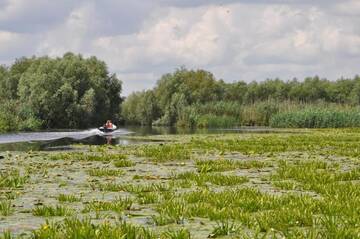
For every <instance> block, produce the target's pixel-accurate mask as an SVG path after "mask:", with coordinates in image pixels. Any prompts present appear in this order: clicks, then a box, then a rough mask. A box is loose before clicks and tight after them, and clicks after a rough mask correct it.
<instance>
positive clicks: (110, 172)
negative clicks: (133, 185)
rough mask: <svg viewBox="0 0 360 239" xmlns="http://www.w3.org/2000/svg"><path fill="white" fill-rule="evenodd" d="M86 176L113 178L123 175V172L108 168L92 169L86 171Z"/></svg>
mask: <svg viewBox="0 0 360 239" xmlns="http://www.w3.org/2000/svg"><path fill="white" fill-rule="evenodd" d="M88 174H89V175H90V176H96V177H114V176H121V175H124V171H122V170H116V169H108V168H93V169H90V170H88Z"/></svg>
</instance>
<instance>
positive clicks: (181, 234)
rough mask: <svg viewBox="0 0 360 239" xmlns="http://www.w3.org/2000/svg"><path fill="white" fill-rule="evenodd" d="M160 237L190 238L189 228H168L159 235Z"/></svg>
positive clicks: (169, 238)
mask: <svg viewBox="0 0 360 239" xmlns="http://www.w3.org/2000/svg"><path fill="white" fill-rule="evenodd" d="M161 238H162V239H190V238H191V235H190V232H189V230H187V229H186V228H181V229H179V230H175V229H168V230H167V231H165V232H163V233H162V235H161Z"/></svg>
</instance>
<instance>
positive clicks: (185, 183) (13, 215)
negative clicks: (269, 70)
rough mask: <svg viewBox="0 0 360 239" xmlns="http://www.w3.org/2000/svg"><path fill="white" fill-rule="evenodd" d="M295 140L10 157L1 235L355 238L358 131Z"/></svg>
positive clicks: (0, 199) (209, 138) (203, 139)
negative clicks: (29, 205)
mask: <svg viewBox="0 0 360 239" xmlns="http://www.w3.org/2000/svg"><path fill="white" fill-rule="evenodd" d="M295 132H296V133H291V132H290V133H289V132H286V133H276V134H275V133H271V134H261V135H260V134H254V133H245V134H236V135H235V134H224V135H219V134H214V135H181V136H161V137H165V138H167V140H168V141H169V139H171V141H173V142H171V141H169V142H167V143H165V144H164V143H156V142H154V143H151V144H146V145H145V144H144V145H136V146H121V147H110V146H102V147H97V146H92V147H91V151H90V152H87V151H84V152H70V153H63V152H41V153H29V154H23V155H18V154H11V153H9V154H7V156H6V158H4V159H2V164H1V173H0V215H1V223H0V230H1V231H3V235H0V238H16V237H17V236H18V235H20V234H21V235H24V238H27V236H28V238H54V239H59V238H99V239H100V238H136V239H140V238H141V239H143V238H161V239H165V238H180V239H181V238H206V237H209V238H211V237H213V238H215V237H219V238H221V237H224V238H359V237H360V229H359V228H360V227H359V223H360V213H359V212H360V201H359V198H360V187H359V181H360V162H359V157H360V150H359V142H360V136H359V135H360V130H359V129H342V130H305V131H301V132H300V131H295ZM159 137H160V136H159ZM162 142H164V141H162ZM79 147H80V146H79ZM124 152H126V153H128V154H129V155H132V156H131V158H127V157H126V156H125V155H124ZM245 154H246V156H244V155H245ZM30 156H31V157H30ZM50 158H52V159H50ZM53 159H57V160H55V161H54V160H53ZM184 160H186V162H184ZM177 161H178V162H177ZM54 199H55V200H54ZM29 200H30V203H32V204H34V205H35V206H34V207H33V208H32V209H29V208H28V207H27V205H25V203H27V202H29ZM54 201H55V203H54ZM56 202H57V203H59V202H60V205H56ZM43 203H44V204H45V205H43ZM20 213H21V214H20ZM75 213H76V216H77V218H73V217H72V216H74V215H75ZM20 215H21V216H20ZM38 216H41V217H59V218H54V219H52V221H51V222H50V221H47V222H46V223H45V224H43V225H40V223H41V222H42V221H43V220H45V219H46V218H45V219H44V218H35V217H38ZM23 217H26V218H28V220H25V221H22V220H20V219H19V220H17V219H18V218H23ZM32 219H34V220H32ZM35 219H36V220H35ZM16 220H17V221H16ZM53 220H54V221H53ZM130 221H131V222H132V223H136V224H130V223H129V222H130ZM14 222H15V223H14ZM25 223H26V227H25V226H24V225H25ZM147 226H150V227H151V230H149V229H147ZM28 227H32V228H37V227H38V229H37V230H35V231H33V232H32V231H29V230H27V229H26V228H28ZM8 228H9V229H10V230H7V229H8ZM15 232H16V234H15V235H14V234H12V233H15ZM23 233H24V234H23Z"/></svg>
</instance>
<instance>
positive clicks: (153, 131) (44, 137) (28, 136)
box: [0, 127, 273, 152]
mask: <svg viewBox="0 0 360 239" xmlns="http://www.w3.org/2000/svg"><path fill="white" fill-rule="evenodd" d="M249 131H250V132H262V133H267V132H273V130H272V129H269V128H254V127H248V128H238V129H201V130H191V129H179V128H170V127H152V128H150V127H126V128H120V129H118V130H116V131H114V132H113V133H112V134H110V135H104V134H103V133H102V132H100V131H99V130H97V129H89V130H76V131H52V132H48V131H46V132H31V133H11V134H0V152H1V151H28V150H70V149H71V145H72V144H76V143H81V144H86V145H102V144H113V145H119V144H120V145H127V144H135V143H141V142H144V141H143V140H142V141H139V140H131V139H127V138H126V136H128V135H160V134H193V133H200V134H208V133H234V132H239V133H241V132H249Z"/></svg>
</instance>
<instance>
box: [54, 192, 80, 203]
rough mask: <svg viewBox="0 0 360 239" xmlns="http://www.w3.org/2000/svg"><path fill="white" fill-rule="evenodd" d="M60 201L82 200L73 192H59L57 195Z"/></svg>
mask: <svg viewBox="0 0 360 239" xmlns="http://www.w3.org/2000/svg"><path fill="white" fill-rule="evenodd" d="M57 199H58V201H59V202H80V201H81V197H77V196H76V195H73V194H59V196H58V197H57Z"/></svg>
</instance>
